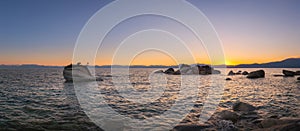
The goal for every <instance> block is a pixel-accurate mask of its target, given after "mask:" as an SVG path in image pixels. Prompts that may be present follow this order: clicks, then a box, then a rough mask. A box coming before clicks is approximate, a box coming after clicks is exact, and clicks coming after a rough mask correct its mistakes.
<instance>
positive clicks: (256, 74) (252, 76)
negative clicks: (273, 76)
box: [247, 70, 265, 79]
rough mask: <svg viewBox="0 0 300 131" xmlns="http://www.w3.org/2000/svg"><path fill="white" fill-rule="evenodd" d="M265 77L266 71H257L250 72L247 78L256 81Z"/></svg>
mask: <svg viewBox="0 0 300 131" xmlns="http://www.w3.org/2000/svg"><path fill="white" fill-rule="evenodd" d="M264 77H265V71H264V70H257V71H253V72H250V73H249V74H248V76H247V78H250V79H255V78H264Z"/></svg>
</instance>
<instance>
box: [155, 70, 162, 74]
mask: <svg viewBox="0 0 300 131" xmlns="http://www.w3.org/2000/svg"><path fill="white" fill-rule="evenodd" d="M154 73H164V71H163V70H157V71H155V72H154Z"/></svg>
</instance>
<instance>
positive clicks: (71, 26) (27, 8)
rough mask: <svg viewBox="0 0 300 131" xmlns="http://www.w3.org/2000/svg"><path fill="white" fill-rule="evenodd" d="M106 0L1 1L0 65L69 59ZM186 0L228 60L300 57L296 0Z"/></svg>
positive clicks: (60, 62) (299, 13) (299, 10)
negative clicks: (205, 19) (206, 22)
mask: <svg viewBox="0 0 300 131" xmlns="http://www.w3.org/2000/svg"><path fill="white" fill-rule="evenodd" d="M109 2H110V1H107V0H105V1H104V0H2V1H0V16H1V19H0V46H1V48H0V54H1V55H0V64H22V63H24V64H29V63H35V64H45V65H64V64H67V63H70V61H71V58H72V51H73V48H74V45H75V42H76V39H77V37H78V35H79V33H80V31H81V29H82V28H83V26H84V25H85V23H86V22H87V21H88V20H89V18H90V17H91V16H92V15H93V14H94V13H96V12H97V11H98V10H99V9H101V8H102V7H104V6H105V5H106V4H108V3H109ZM188 2H190V3H192V4H193V5H194V6H196V7H197V8H199V9H200V10H201V11H202V12H203V13H204V14H205V15H206V16H207V17H208V18H209V20H210V21H211V23H212V24H213V26H214V27H215V29H216V31H217V32H218V34H219V36H220V39H221V41H222V42H223V46H224V51H225V55H226V59H227V60H228V61H230V63H232V64H238V63H253V62H267V61H273V60H280V59H284V58H288V57H300V54H299V52H300V44H299V42H300V37H299V36H300V8H299V7H300V1H299V0H226V1H225V0H189V1H188ZM170 6H172V3H170ZM133 8H134V7H133ZM179 11H180V10H179ZM132 26H133V25H132ZM166 26H170V25H168V24H166ZM120 32H126V30H122V31H120ZM110 44H111V43H110V42H107V45H106V47H107V48H108V49H109V48H110V47H111V48H112V46H110ZM112 45H113V44H112ZM199 61H201V60H199ZM98 63H99V64H109V63H105V62H101V61H99V62H98ZM162 64H164V63H162Z"/></svg>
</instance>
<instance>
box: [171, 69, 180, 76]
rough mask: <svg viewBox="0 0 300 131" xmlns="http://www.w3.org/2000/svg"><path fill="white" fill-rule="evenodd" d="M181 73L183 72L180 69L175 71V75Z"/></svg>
mask: <svg viewBox="0 0 300 131" xmlns="http://www.w3.org/2000/svg"><path fill="white" fill-rule="evenodd" d="M180 74H181V73H180V70H179V69H178V70H177V71H175V72H174V74H173V75H180Z"/></svg>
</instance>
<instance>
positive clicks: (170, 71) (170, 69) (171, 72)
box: [164, 68, 175, 74]
mask: <svg viewBox="0 0 300 131" xmlns="http://www.w3.org/2000/svg"><path fill="white" fill-rule="evenodd" d="M174 72H175V71H174V69H173V68H169V69H167V70H166V71H165V72H164V73H166V74H174Z"/></svg>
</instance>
